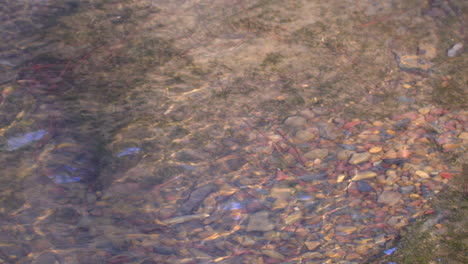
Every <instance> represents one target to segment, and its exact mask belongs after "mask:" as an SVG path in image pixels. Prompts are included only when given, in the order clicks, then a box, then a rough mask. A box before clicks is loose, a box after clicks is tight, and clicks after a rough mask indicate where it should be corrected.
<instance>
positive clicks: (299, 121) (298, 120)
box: [284, 116, 307, 128]
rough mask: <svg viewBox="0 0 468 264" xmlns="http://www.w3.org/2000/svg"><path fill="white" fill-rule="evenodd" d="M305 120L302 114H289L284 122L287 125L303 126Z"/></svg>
mask: <svg viewBox="0 0 468 264" xmlns="http://www.w3.org/2000/svg"><path fill="white" fill-rule="evenodd" d="M306 122H307V120H306V119H305V118H304V117H302V116H290V117H288V118H287V119H286V121H284V124H285V125H286V126H289V127H295V128H297V127H303V126H304V125H305V124H306Z"/></svg>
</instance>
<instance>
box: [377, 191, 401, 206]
mask: <svg viewBox="0 0 468 264" xmlns="http://www.w3.org/2000/svg"><path fill="white" fill-rule="evenodd" d="M400 199H401V194H400V193H398V192H393V191H384V192H383V193H382V194H381V195H380V196H379V199H378V200H377V202H379V203H383V204H387V205H390V206H394V205H396V204H397V203H398V202H399V201H400Z"/></svg>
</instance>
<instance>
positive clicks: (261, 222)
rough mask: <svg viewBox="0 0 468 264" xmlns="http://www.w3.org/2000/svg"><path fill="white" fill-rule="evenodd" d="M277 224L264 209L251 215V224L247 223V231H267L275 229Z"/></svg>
mask: <svg viewBox="0 0 468 264" xmlns="http://www.w3.org/2000/svg"><path fill="white" fill-rule="evenodd" d="M274 227H275V226H274V225H273V223H272V222H271V221H270V219H269V218H268V212H266V211H262V212H258V213H255V214H253V215H251V216H250V217H249V224H248V225H247V229H246V230H247V232H252V231H261V232H267V231H271V230H273V228H274Z"/></svg>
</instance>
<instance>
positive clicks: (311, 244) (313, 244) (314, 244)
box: [304, 241, 320, 251]
mask: <svg viewBox="0 0 468 264" xmlns="http://www.w3.org/2000/svg"><path fill="white" fill-rule="evenodd" d="M304 244H305V245H306V247H307V249H308V250H311V251H312V250H314V249H316V248H317V247H318V246H320V242H318V241H307V242H305V243H304Z"/></svg>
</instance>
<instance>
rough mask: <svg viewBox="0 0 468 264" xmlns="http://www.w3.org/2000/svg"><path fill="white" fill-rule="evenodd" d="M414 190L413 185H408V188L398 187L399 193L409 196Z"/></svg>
mask: <svg viewBox="0 0 468 264" xmlns="http://www.w3.org/2000/svg"><path fill="white" fill-rule="evenodd" d="M413 190H414V186H413V185H408V186H403V187H400V192H401V193H402V194H409V193H411V192H413Z"/></svg>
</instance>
